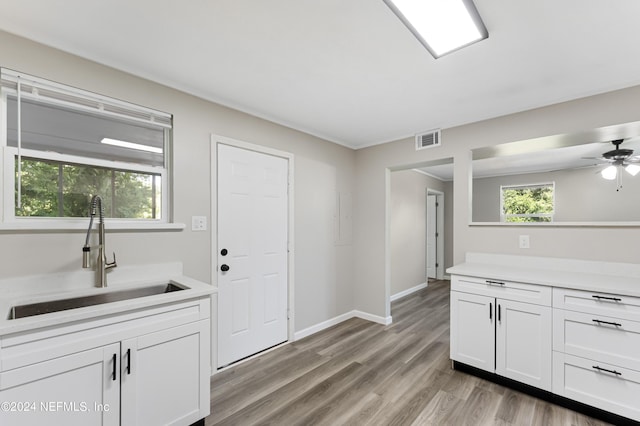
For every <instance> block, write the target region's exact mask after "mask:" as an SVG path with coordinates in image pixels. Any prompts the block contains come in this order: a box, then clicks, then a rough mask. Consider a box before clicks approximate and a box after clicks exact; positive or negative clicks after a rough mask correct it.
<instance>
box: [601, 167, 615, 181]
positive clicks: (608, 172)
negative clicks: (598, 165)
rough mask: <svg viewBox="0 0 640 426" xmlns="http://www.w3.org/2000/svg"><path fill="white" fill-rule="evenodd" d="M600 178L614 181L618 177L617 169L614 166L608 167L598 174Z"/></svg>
mask: <svg viewBox="0 0 640 426" xmlns="http://www.w3.org/2000/svg"><path fill="white" fill-rule="evenodd" d="M600 174H601V175H602V177H603V178H604V179H607V180H614V179H615V178H616V176H617V175H618V168H617V167H616V166H609V167H607V168H606V169H604V170H603V171H601V172H600Z"/></svg>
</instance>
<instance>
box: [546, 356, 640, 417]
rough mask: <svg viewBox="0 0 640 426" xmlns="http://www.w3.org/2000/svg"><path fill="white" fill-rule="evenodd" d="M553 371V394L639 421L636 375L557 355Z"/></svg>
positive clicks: (639, 381) (639, 380)
mask: <svg viewBox="0 0 640 426" xmlns="http://www.w3.org/2000/svg"><path fill="white" fill-rule="evenodd" d="M598 368H599V369H600V370H599V369H598ZM605 370H609V371H610V372H607V371H605ZM553 371H554V373H553V392H554V393H556V394H558V395H562V396H564V397H566V398H570V399H574V400H576V401H580V402H583V403H585V404H589V405H593V406H594V407H598V408H601V409H603V410H606V411H610V412H612V413H615V414H618V415H621V416H624V417H629V418H632V419H634V420H640V405H639V404H638V395H640V372H637V371H633V370H627V369H625V368H620V367H618V366H615V365H612V364H605V363H602V362H597V361H592V360H589V359H586V358H580V357H576V356H573V355H567V354H563V353H559V352H554V353H553Z"/></svg>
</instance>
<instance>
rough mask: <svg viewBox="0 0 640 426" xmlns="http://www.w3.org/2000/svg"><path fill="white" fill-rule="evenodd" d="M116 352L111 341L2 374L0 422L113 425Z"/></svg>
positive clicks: (115, 422) (115, 419)
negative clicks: (108, 343) (98, 346)
mask: <svg viewBox="0 0 640 426" xmlns="http://www.w3.org/2000/svg"><path fill="white" fill-rule="evenodd" d="M119 353H120V345H119V344H112V345H107V346H104V347H100V348H95V349H91V350H88V351H83V352H79V353H75V354H71V355H66V356H62V357H59V358H54V359H52V360H49V361H44V362H40V363H38V364H34V365H29V366H26V367H22V368H17V369H14V370H10V371H7V372H3V373H2V374H1V375H0V383H1V387H2V390H0V401H1V403H2V404H3V407H2V410H0V424H3V425H14V426H32V425H52V424H54V425H69V426H75V425H77V426H84V425H113V426H117V425H118V424H119V420H120V414H119V411H118V405H119V403H120V379H119V375H118V374H117V372H116V374H115V375H114V365H115V364H114V362H116V358H117V357H116V358H114V356H115V355H116V354H119ZM115 368H117V365H116V367H115Z"/></svg>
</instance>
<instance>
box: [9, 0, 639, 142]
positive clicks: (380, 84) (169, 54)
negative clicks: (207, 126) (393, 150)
mask: <svg viewBox="0 0 640 426" xmlns="http://www.w3.org/2000/svg"><path fill="white" fill-rule="evenodd" d="M475 4H476V7H477V9H478V11H479V13H480V16H481V17H482V18H483V20H484V22H485V25H486V27H487V29H488V31H489V38H488V39H487V40H484V41H482V42H479V43H476V44H474V45H472V46H470V47H468V48H465V49H463V50H461V51H458V52H455V53H452V54H450V55H447V56H444V57H441V58H440V59H437V60H436V59H433V57H431V55H430V54H429V53H428V52H427V51H426V50H425V49H424V48H423V47H422V45H421V44H420V43H419V42H418V41H417V40H416V39H415V38H414V37H413V35H412V34H411V33H410V32H409V31H408V30H407V29H406V28H405V27H404V26H403V25H402V24H401V23H400V21H399V20H398V18H397V17H396V16H395V15H394V14H393V13H392V12H391V11H390V10H389V9H388V7H387V6H386V5H385V4H384V3H383V1H382V0H346V1H345V0H316V1H311V0H270V1H264V0H190V1H188V2H185V1H181V2H179V1H167V0H163V1H157V0H109V1H100V0H65V1H51V0H0V10H1V11H2V12H1V13H0V29H2V30H5V31H8V32H11V33H14V34H17V35H20V36H23V37H26V38H29V39H33V40H35V41H38V42H41V43H44V44H47V45H49V46H52V47H56V48H59V49H62V50H64V51H67V52H70V53H74V54H77V55H80V56H82V57H85V58H88V59H91V60H94V61H97V62H100V63H102V64H105V65H109V66H112V67H114V68H117V69H120V70H123V71H127V72H130V73H132V74H136V75H139V76H142V77H145V78H148V79H150V80H153V81H156V82H159V83H162V84H165V85H167V86H171V87H174V88H177V89H180V90H183V91H185V92H188V93H191V94H194V95H197V96H199V97H202V98H204V99H208V100H211V101H214V102H218V103H220V104H223V105H227V106H230V107H233V108H236V109H239V110H242V111H246V112H248V113H251V114H254V115H257V116H260V117H264V118H266V119H269V120H272V121H274V122H277V123H281V124H284V125H287V126H290V127H292V128H295V129H299V130H302V131H304V132H307V133H310V134H313V135H317V136H320V137H323V138H325V139H328V140H331V141H334V142H336V143H340V144H343V145H346V146H350V147H353V148H360V147H365V146H369V145H374V144H377V143H383V142H387V141H391V140H396V139H399V138H403V137H407V136H411V135H413V134H415V133H417V132H421V131H424V130H430V129H433V128H447V127H452V126H456V125H460V124H464V123H469V122H474V121H478V120H482V119H487V118H491V117H496V116H500V115H504V114H508V113H512V112H516V111H522V110H526V109H531V108H535V107H540V106H544V105H549V104H552V103H557V102H560V101H566V100H570V99H575V98H579V97H584V96H588V95H592V94H596V93H601V92H605V91H610V90H613V89H619V88H624V87H629V86H633V85H637V84H640V55H639V54H638V46H639V42H640V31H639V30H638V17H640V1H637V0H616V1H603V0H562V1H558V0H535V1H531V0H508V1H496V0H475Z"/></svg>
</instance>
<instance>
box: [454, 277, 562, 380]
mask: <svg viewBox="0 0 640 426" xmlns="http://www.w3.org/2000/svg"><path fill="white" fill-rule="evenodd" d="M464 282H465V285H466V287H465V289H469V288H470V287H469V286H468V283H469V279H465V280H464ZM490 285H491V284H490ZM455 287H456V278H455V277H454V278H453V279H452V288H455ZM471 288H473V287H471ZM505 289H506V291H504V292H503V290H505ZM477 291H478V292H479V293H481V292H482V293H489V294H492V293H494V292H495V291H500V292H503V293H502V294H503V295H504V296H509V292H508V287H507V286H506V284H504V287H499V288H498V289H493V288H491V287H483V286H482V283H479V286H478V287H477ZM516 297H517V296H516ZM551 324H552V314H551V307H550V306H540V305H536V304H532V303H522V302H518V301H514V300H509V299H506V298H504V297H501V298H497V297H491V296H487V295H483V294H474V293H467V292H459V291H452V292H451V359H453V360H455V361H458V362H461V363H464V364H468V365H471V366H473V367H477V368H481V369H483V370H486V371H489V372H494V373H497V374H499V375H501V376H504V377H507V378H510V379H513V380H517V381H520V382H523V383H526V384H528V385H531V386H535V387H538V388H541V389H544V390H548V391H550V390H551V363H552V359H551V342H552V339H551V330H552V326H551Z"/></svg>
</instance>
